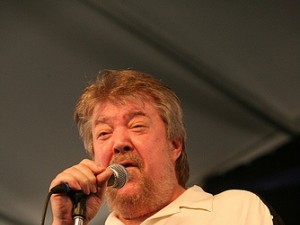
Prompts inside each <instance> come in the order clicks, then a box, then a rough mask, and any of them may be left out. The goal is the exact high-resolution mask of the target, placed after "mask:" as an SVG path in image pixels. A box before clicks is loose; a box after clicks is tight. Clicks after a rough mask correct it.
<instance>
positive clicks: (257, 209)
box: [105, 186, 273, 225]
mask: <svg viewBox="0 0 300 225" xmlns="http://www.w3.org/2000/svg"><path fill="white" fill-rule="evenodd" d="M182 224H187V225H225V224H226V225H273V222H272V215H271V214H270V212H269V209H268V208H267V206H266V205H265V204H264V203H263V202H262V201H261V200H260V199H259V197H258V196H256V195H255V194H253V193H251V192H248V191H243V190H229V191H225V192H222V193H220V194H218V195H215V196H213V195H211V194H209V193H206V192H204V191H203V190H202V188H200V187H198V186H193V187H191V188H189V189H187V190H186V191H185V192H184V193H183V194H182V195H181V196H179V197H178V198H177V199H176V200H175V201H173V202H171V203H170V204H169V205H167V206H166V207H164V208H163V209H161V210H160V211H158V212H157V213H156V214H154V215H152V216H151V217H149V218H147V219H146V220H145V221H144V222H143V223H141V225H182ZM105 225H124V224H123V223H122V222H121V221H120V220H119V219H118V218H117V217H116V216H115V214H114V212H112V213H111V214H110V215H109V216H108V218H107V220H106V222H105Z"/></svg>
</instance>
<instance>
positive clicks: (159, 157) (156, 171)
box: [92, 100, 181, 196]
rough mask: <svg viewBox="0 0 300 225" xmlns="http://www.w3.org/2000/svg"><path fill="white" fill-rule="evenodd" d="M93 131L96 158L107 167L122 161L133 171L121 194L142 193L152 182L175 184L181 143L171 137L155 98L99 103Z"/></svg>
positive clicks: (95, 113) (94, 116) (130, 172)
mask: <svg viewBox="0 0 300 225" xmlns="http://www.w3.org/2000/svg"><path fill="white" fill-rule="evenodd" d="M92 133H93V147H94V160H95V161H96V162H98V163H100V164H101V165H102V166H105V167H107V166H109V165H110V164H111V163H119V164H122V165H124V166H125V167H126V169H127V170H128V172H129V177H130V179H129V181H128V183H127V184H126V185H125V186H124V187H123V188H121V189H120V190H118V193H119V194H120V195H122V193H123V194H124V195H125V194H126V196H128V195H130V194H132V195H136V194H138V193H141V192H143V191H144V189H145V184H144V183H149V182H150V183H151V184H152V185H154V184H155V185H156V186H164V183H166V184H168V185H169V186H170V187H167V188H169V189H172V188H173V187H174V186H175V183H176V182H177V180H176V174H175V161H176V159H177V158H178V157H179V155H180V152H181V143H177V142H171V141H169V140H168V138H167V132H166V125H165V123H164V122H163V121H162V119H161V117H160V116H159V114H158V111H157V109H156V108H155V107H154V105H153V103H152V101H150V100H149V101H144V102H143V103H141V102H128V104H122V105H121V104H120V105H115V104H112V103H110V102H107V103H105V104H101V105H99V104H98V105H97V106H96V107H95V109H94V113H93V117H92ZM143 180H146V181H145V182H143ZM151 184H148V185H151ZM152 188H153V187H152ZM152 191H153V190H152ZM164 191H166V190H164ZM168 191H170V190H168ZM171 192H172V191H171Z"/></svg>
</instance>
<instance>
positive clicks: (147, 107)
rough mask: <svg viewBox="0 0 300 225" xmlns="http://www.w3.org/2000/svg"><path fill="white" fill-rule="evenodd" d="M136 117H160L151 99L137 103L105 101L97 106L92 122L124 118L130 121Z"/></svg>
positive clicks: (136, 101) (137, 101) (137, 100)
mask: <svg viewBox="0 0 300 225" xmlns="http://www.w3.org/2000/svg"><path fill="white" fill-rule="evenodd" d="M134 116H159V113H158V110H157V109H156V106H155V104H154V101H153V100H151V99H144V100H139V99H136V100H135V101H133V100H132V101H129V100H126V101H124V100H121V101H115V100H114V101H109V100H107V101H104V102H98V103H97V104H96V105H95V108H94V111H93V115H92V121H95V120H98V121H99V120H105V119H108V118H115V117H122V118H125V119H126V118H127V119H130V118H132V117H134Z"/></svg>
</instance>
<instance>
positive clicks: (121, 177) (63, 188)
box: [50, 164, 128, 194]
mask: <svg viewBox="0 0 300 225" xmlns="http://www.w3.org/2000/svg"><path fill="white" fill-rule="evenodd" d="M108 168H110V169H111V170H112V171H113V174H112V175H111V176H110V177H109V179H108V181H107V186H108V187H112V188H116V189H120V188H122V187H123V186H124V185H125V184H126V182H127V181H128V172H127V170H126V168H125V167H124V166H122V165H120V164H112V165H110V166H109V167H108ZM70 192H73V190H72V189H71V188H70V187H69V185H68V184H67V183H62V184H58V185H56V186H55V187H53V188H52V189H51V190H50V193H51V194H68V193H70Z"/></svg>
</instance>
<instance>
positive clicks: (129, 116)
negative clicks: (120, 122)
mask: <svg viewBox="0 0 300 225" xmlns="http://www.w3.org/2000/svg"><path fill="white" fill-rule="evenodd" d="M137 116H145V117H148V118H149V116H148V115H147V114H146V113H145V112H143V111H133V112H129V113H128V114H126V115H125V119H126V120H127V121H130V120H132V119H133V118H134V117H137ZM109 123H110V119H109V118H107V117H100V118H98V119H96V120H95V123H94V125H95V126H97V125H99V124H109Z"/></svg>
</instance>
